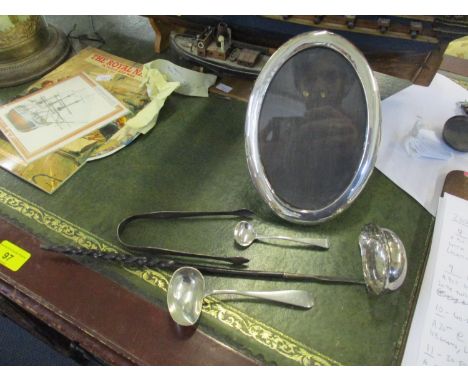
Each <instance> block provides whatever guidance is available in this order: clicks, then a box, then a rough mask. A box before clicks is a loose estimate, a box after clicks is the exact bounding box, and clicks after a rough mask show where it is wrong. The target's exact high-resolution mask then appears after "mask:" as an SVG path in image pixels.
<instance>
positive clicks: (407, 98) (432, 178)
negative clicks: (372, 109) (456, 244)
mask: <svg viewBox="0 0 468 382" xmlns="http://www.w3.org/2000/svg"><path fill="white" fill-rule="evenodd" d="M464 100H468V91H467V90H465V89H464V88H463V87H461V86H460V85H458V84H456V83H455V82H453V81H451V80H449V79H448V78H447V77H445V76H442V75H440V74H437V75H436V76H435V78H434V80H433V81H432V83H431V85H430V86H429V87H424V86H418V85H412V86H410V87H408V88H406V89H404V90H402V91H401V92H398V93H396V94H394V95H393V96H391V97H389V98H387V99H386V100H384V101H383V102H382V140H381V143H380V147H379V151H378V154H377V162H376V167H377V168H378V169H379V170H380V171H382V172H383V173H384V174H385V175H386V176H388V177H389V178H390V179H391V180H392V181H393V182H395V183H396V184H397V185H398V186H399V187H401V188H402V189H403V190H405V191H406V192H407V193H409V194H410V195H411V196H412V197H413V198H415V199H416V200H417V201H418V202H419V203H420V204H422V205H423V206H424V208H426V209H427V210H428V211H429V212H430V213H431V214H432V215H434V216H435V214H436V210H437V202H438V198H439V196H440V193H441V191H442V186H443V183H444V179H445V176H446V175H447V174H448V173H449V172H450V171H452V170H462V171H468V154H466V153H460V152H457V151H455V150H452V149H450V150H452V151H453V153H454V155H453V157H452V159H449V160H446V161H444V160H437V159H427V158H414V157H411V156H410V155H408V153H407V152H406V151H405V148H404V143H403V142H404V138H405V137H406V136H407V135H408V134H409V132H410V131H411V129H412V128H413V125H414V123H415V121H416V119H417V117H418V116H420V117H422V118H423V120H424V122H425V123H426V124H427V126H428V127H429V128H431V129H432V130H434V131H435V132H436V134H437V135H438V136H439V137H441V136H442V129H443V127H444V123H445V122H446V121H447V119H449V118H450V117H453V116H454V115H456V114H461V111H460V109H459V108H458V107H457V102H460V101H464ZM447 147H448V146H447Z"/></svg>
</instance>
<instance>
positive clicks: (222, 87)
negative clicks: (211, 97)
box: [216, 82, 232, 93]
mask: <svg viewBox="0 0 468 382" xmlns="http://www.w3.org/2000/svg"><path fill="white" fill-rule="evenodd" d="M216 89H218V90H221V91H222V92H224V93H229V92H231V90H232V88H231V87H230V86H227V85H226V84H223V83H222V82H220V83H219V84H218V85H216Z"/></svg>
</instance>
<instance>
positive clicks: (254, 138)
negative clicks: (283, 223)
mask: <svg viewBox="0 0 468 382" xmlns="http://www.w3.org/2000/svg"><path fill="white" fill-rule="evenodd" d="M315 47H322V48H328V49H333V50H334V51H335V52H337V53H339V54H340V55H341V56H343V57H344V58H345V59H346V60H347V61H348V62H349V64H350V65H351V66H352V67H353V69H354V71H355V73H356V74H357V76H358V78H359V80H360V82H361V85H362V89H363V91H364V96H365V99H366V106H367V126H366V134H365V141H364V147H363V152H362V156H361V160H360V162H359V166H358V168H357V171H356V173H355V176H354V177H353V179H352V180H351V182H350V184H349V185H348V187H347V188H346V189H345V191H344V192H343V193H342V194H341V195H340V196H339V197H338V198H337V199H335V200H334V201H333V202H332V203H330V204H329V205H328V206H326V207H324V208H322V209H319V210H307V209H298V208H296V207H293V206H291V205H289V204H288V203H287V202H286V201H284V200H283V199H281V198H280V197H278V195H277V194H276V193H275V190H274V189H273V188H272V186H271V184H270V182H269V181H268V178H267V176H266V174H265V170H264V168H263V164H262V161H261V158H260V153H259V143H258V121H259V117H260V113H261V110H262V105H263V100H264V98H265V95H266V93H267V91H268V88H269V86H270V84H271V82H272V80H273V78H274V77H275V75H276V73H277V72H278V70H279V69H280V68H281V67H282V66H283V65H284V64H285V63H286V61H288V60H289V59H290V58H291V57H292V56H294V55H295V54H296V53H298V52H301V51H303V50H305V49H313V48H315ZM380 113H381V112H380V94H379V88H378V84H377V81H376V80H375V78H374V75H373V73H372V70H371V69H370V67H369V64H368V63H367V60H366V59H365V57H364V55H363V54H362V53H361V52H360V51H359V50H358V49H357V48H356V47H355V46H354V45H353V44H351V43H350V42H349V41H348V40H346V39H345V38H343V37H341V36H339V35H336V34H334V33H331V32H328V31H317V32H307V33H303V34H301V35H298V36H296V37H294V38H292V39H291V40H289V41H287V42H286V43H285V44H283V45H282V46H281V47H280V48H279V49H278V50H277V51H276V52H275V53H274V54H273V55H272V56H271V58H270V59H269V60H268V62H267V63H266V65H265V66H264V68H263V69H262V71H261V73H260V75H259V76H258V78H257V80H256V81H255V85H254V88H253V90H252V93H251V95H250V99H249V105H248V108H247V115H246V121H245V149H246V154H247V165H248V168H249V172H250V176H251V178H252V181H253V183H254V186H255V188H256V189H257V191H258V192H259V194H260V195H261V197H262V198H263V199H264V200H265V202H266V203H267V204H268V205H269V206H270V208H271V209H272V210H273V211H274V212H275V213H276V214H277V215H278V216H280V217H281V218H283V219H285V220H288V221H290V222H294V223H300V224H317V223H321V222H324V221H326V220H329V219H331V218H333V217H335V216H336V215H338V214H340V213H341V212H343V211H344V210H345V209H346V208H347V207H349V206H350V204H351V203H352V202H353V201H354V200H355V199H356V197H357V196H358V195H359V194H360V193H361V191H362V189H363V188H364V186H365V185H366V183H367V181H368V179H369V177H370V175H371V173H372V170H373V168H374V165H375V160H376V154H377V148H378V144H379V142H380V123H381V114H380Z"/></svg>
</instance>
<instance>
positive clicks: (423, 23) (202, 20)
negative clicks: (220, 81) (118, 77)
mask: <svg viewBox="0 0 468 382" xmlns="http://www.w3.org/2000/svg"><path fill="white" fill-rule="evenodd" d="M150 20H151V23H152V26H153V29H154V31H155V33H156V41H155V49H156V51H157V52H160V51H162V50H163V49H164V48H165V47H167V46H168V45H169V42H170V36H171V34H170V33H171V31H172V32H173V31H178V32H179V33H180V32H182V31H184V33H188V31H193V33H201V32H202V31H203V30H204V29H205V28H206V26H207V25H217V24H218V23H225V24H228V25H229V28H230V30H231V31H232V38H233V40H235V41H233V44H234V45H235V44H236V41H242V42H243V44H253V45H255V46H257V47H258V46H260V47H268V48H263V49H266V51H267V53H266V55H271V54H272V53H273V51H274V50H275V49H277V48H278V47H279V46H281V45H282V44H284V43H285V42H286V41H288V40H289V39H291V38H292V37H294V36H297V35H298V34H301V33H304V32H309V31H313V30H328V31H331V32H334V33H337V34H340V35H342V36H343V37H345V38H346V39H348V40H349V41H350V42H351V43H353V44H354V45H356V47H357V48H358V49H359V50H361V52H362V53H363V54H364V55H365V56H366V59H367V61H368V62H369V64H370V66H371V68H372V69H373V70H374V71H377V72H380V73H385V74H388V75H391V76H395V77H399V78H402V79H405V80H409V81H411V82H413V83H415V84H418V85H429V84H430V82H431V81H432V79H433V77H434V76H435V73H436V72H437V70H438V69H439V67H440V65H441V63H442V59H443V55H444V51H445V49H446V48H447V46H448V44H449V42H450V41H452V40H454V39H456V38H459V37H463V36H466V35H467V34H468V16H404V15H401V16H379V15H375V16H374V15H364V16H346V15H341V16H340V15H330V16H313V15H299V16H294V15H288V16H236V15H228V16H216V15H210V16H151V17H150ZM214 34H216V28H214ZM178 41H181V40H179V39H178ZM173 45H174V46H175V47H176V48H177V46H178V44H173ZM179 46H180V45H179ZM190 46H191V45H190V43H189V44H188V47H185V48H183V49H182V48H180V47H179V48H178V51H179V52H180V53H185V52H186V53H187V56H190V57H191V59H192V60H193V61H196V62H198V63H199V64H200V65H205V64H206V65H207V66H208V62H209V63H210V64H213V63H214V61H213V60H211V59H210V60H208V58H206V57H203V56H200V55H199V54H198V53H197V52H196V49H195V47H193V51H192V49H190ZM260 49H262V48H260ZM257 50H258V49H257ZM228 63H229V59H228V60H226V61H223V60H220V61H219V62H216V65H224V64H228ZM241 69H243V68H242V67H241Z"/></svg>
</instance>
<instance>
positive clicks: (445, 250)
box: [405, 194, 468, 366]
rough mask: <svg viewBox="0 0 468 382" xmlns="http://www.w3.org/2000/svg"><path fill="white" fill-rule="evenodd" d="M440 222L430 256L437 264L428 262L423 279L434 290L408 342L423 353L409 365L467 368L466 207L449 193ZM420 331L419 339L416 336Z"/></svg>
mask: <svg viewBox="0 0 468 382" xmlns="http://www.w3.org/2000/svg"><path fill="white" fill-rule="evenodd" d="M439 219H442V221H441V222H437V223H439V224H436V228H435V232H434V240H433V243H432V246H433V248H432V249H431V254H430V256H431V257H432V256H435V260H434V259H432V260H434V261H432V265H431V263H428V268H429V269H427V270H426V273H428V272H429V274H426V275H425V278H426V276H429V278H431V276H432V280H430V284H429V283H426V286H428V285H430V295H428V297H427V298H426V299H425V301H424V299H423V305H425V306H418V307H417V310H418V308H419V312H416V313H418V316H419V317H418V316H417V315H416V313H415V317H414V319H413V324H412V327H411V331H412V332H413V333H411V332H410V337H409V342H410V341H414V340H416V341H419V344H418V345H417V346H415V347H414V346H413V348H414V349H419V350H418V351H417V353H416V354H414V355H413V356H412V357H411V355H410V356H409V357H408V358H409V359H412V360H411V361H409V362H406V363H407V364H416V365H446V366H467V365H468V202H467V201H466V200H463V199H460V198H457V197H455V196H452V195H450V194H445V196H444V198H443V203H440V204H439V210H438V211H437V220H439ZM431 266H433V269H430V267H431ZM431 273H432V275H431ZM425 281H426V280H425ZM423 287H425V285H424V283H423ZM421 293H424V291H422V292H421ZM423 297H424V296H423ZM418 305H419V301H418ZM417 331H420V333H419V334H418V335H416V334H415V333H414V332H417ZM413 345H414V344H413ZM410 346H411V344H410ZM405 357H406V354H405Z"/></svg>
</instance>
